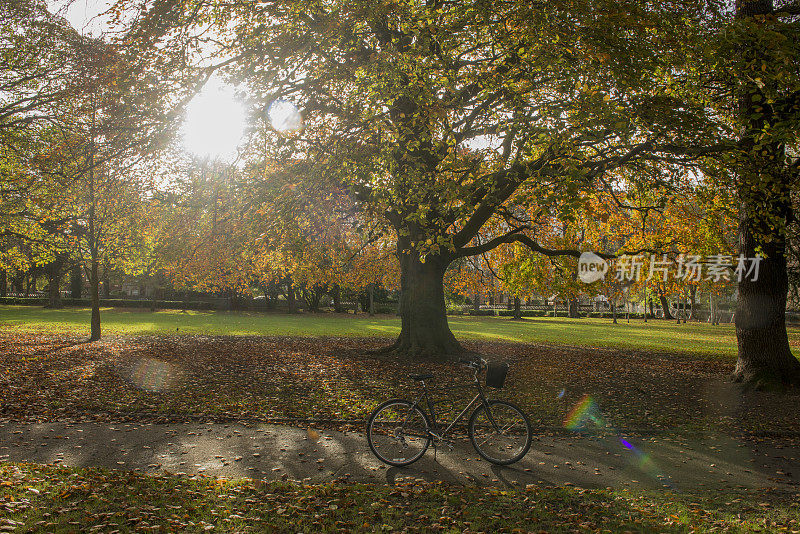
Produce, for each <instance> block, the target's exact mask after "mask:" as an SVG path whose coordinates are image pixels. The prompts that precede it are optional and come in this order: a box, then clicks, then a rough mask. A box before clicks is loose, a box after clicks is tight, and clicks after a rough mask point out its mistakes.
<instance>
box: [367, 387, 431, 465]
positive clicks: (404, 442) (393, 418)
mask: <svg viewBox="0 0 800 534" xmlns="http://www.w3.org/2000/svg"><path fill="white" fill-rule="evenodd" d="M367 430H368V439H369V444H370V448H371V449H372V452H373V453H375V455H376V456H377V457H378V458H379V459H381V460H382V461H384V462H386V463H389V464H391V465H408V464H409V463H411V462H414V461H416V460H417V459H419V458H420V457H421V456H422V455H423V454H424V453H425V450H426V449H427V448H428V445H429V444H430V434H429V433H428V425H427V420H426V419H425V416H424V415H423V414H422V412H421V411H420V410H419V409H418V408H417V407H415V406H414V405H413V404H411V403H410V402H408V401H400V400H398V401H393V402H389V403H387V404H385V405H383V406H381V407H380V408H379V409H378V410H377V411H376V412H375V413H373V415H372V416H371V417H370V421H369V424H368V429H367Z"/></svg>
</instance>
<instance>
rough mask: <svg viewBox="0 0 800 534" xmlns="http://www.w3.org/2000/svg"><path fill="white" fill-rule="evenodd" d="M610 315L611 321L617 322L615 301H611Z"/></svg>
mask: <svg viewBox="0 0 800 534" xmlns="http://www.w3.org/2000/svg"><path fill="white" fill-rule="evenodd" d="M611 317H612V319H613V323H614V324H617V303H616V302H612V303H611Z"/></svg>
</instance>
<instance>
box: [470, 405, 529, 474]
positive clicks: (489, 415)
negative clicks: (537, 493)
mask: <svg viewBox="0 0 800 534" xmlns="http://www.w3.org/2000/svg"><path fill="white" fill-rule="evenodd" d="M467 431H468V433H469V439H470V441H471V442H472V446H473V447H475V450H476V451H478V454H480V455H481V456H482V457H483V458H484V459H485V460H488V461H490V462H492V463H493V464H497V465H508V464H513V463H514V462H516V461H519V460H521V459H522V457H523V456H525V455H526V454H527V453H528V450H529V449H530V448H531V439H532V438H533V435H532V431H531V423H530V421H528V416H527V415H525V412H523V411H522V409H521V408H519V407H518V406H517V405H516V404H512V403H510V402H506V401H500V400H490V401H488V409H487V404H481V405H480V406H478V407H477V408H475V411H474V412H472V415H471V416H470V418H469V427H468V428H467Z"/></svg>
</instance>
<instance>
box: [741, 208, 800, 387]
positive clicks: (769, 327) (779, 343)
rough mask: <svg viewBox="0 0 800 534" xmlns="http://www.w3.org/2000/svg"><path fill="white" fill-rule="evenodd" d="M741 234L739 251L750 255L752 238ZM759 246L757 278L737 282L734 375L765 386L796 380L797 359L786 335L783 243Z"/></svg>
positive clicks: (799, 368) (799, 365)
mask: <svg viewBox="0 0 800 534" xmlns="http://www.w3.org/2000/svg"><path fill="white" fill-rule="evenodd" d="M746 224H747V219H746V218H745V220H744V221H743V225H746ZM742 234H743V235H742V236H741V241H740V247H741V251H742V254H745V256H747V257H753V256H754V255H755V250H754V249H755V246H756V243H755V240H754V239H753V237H752V235H751V233H750V232H748V231H747V230H746V229H744V230H743V232H742ZM761 246H762V250H763V251H764V252H765V253H766V254H767V257H765V258H764V259H763V260H762V261H761V265H760V266H759V275H758V279H757V280H752V279H750V278H751V277H744V278H743V279H742V280H741V281H740V282H739V298H738V300H737V302H736V320H735V323H736V338H737V341H738V348H739V354H738V359H737V361H736V368H735V370H734V372H733V378H734V380H736V381H744V382H751V383H753V384H755V385H765V386H766V385H768V383H771V382H778V383H784V384H785V383H792V382H794V383H797V382H798V381H800V362H798V361H797V358H795V357H794V356H793V355H792V352H791V350H790V348H789V338H788V336H787V334H786V293H787V291H788V288H789V281H788V276H787V273H786V257H785V255H784V250H785V245H784V243H782V242H780V243H778V242H775V241H773V242H771V243H766V244H762V245H761Z"/></svg>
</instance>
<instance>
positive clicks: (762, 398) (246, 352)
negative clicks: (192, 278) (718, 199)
mask: <svg viewBox="0 0 800 534" xmlns="http://www.w3.org/2000/svg"><path fill="white" fill-rule="evenodd" d="M387 342H388V340H381V339H375V338H352V337H346V338H335V337H326V338H309V337H279V336H272V337H266V336H265V337H244V336H237V337H233V336H213V337H210V336H184V335H180V336H178V335H176V336H141V337H133V336H109V337H107V338H104V339H103V340H101V341H99V342H94V343H85V342H83V339H82V338H79V337H75V336H65V335H43V334H19V333H5V332H4V333H0V388H2V391H3V395H2V397H0V421H2V420H6V421H11V420H13V421H55V420H64V419H75V420H96V419H98V418H99V419H107V420H138V421H163V422H167V421H186V420H201V421H225V420H258V421H269V420H273V421H280V420H285V419H293V418H294V419H311V420H315V421H323V420H337V421H341V420H363V419H365V418H366V416H367V415H368V414H369V413H370V411H371V410H372V409H373V408H374V407H375V406H376V405H377V404H379V403H380V402H382V401H383V400H385V399H387V398H391V397H396V396H400V397H408V396H410V395H412V393H413V392H414V391H415V390H416V388H417V385H416V384H415V383H414V382H413V381H411V380H409V379H408V378H407V375H408V374H410V373H412V372H415V371H419V370H423V369H424V370H428V371H431V372H433V373H434V374H435V375H436V380H434V381H433V384H434V385H437V384H441V385H451V384H453V383H457V382H459V383H466V382H467V381H468V379H469V377H470V373H469V371H468V370H466V369H464V368H463V367H460V366H457V365H456V364H452V363H440V362H412V361H410V360H407V359H406V360H404V359H397V358H392V357H388V356H375V355H372V354H370V353H368V351H370V350H373V349H376V348H379V347H381V346H382V345H383V344H385V343H387ZM467 346H468V348H469V349H471V350H474V351H476V352H479V353H481V354H484V355H485V357H486V358H488V359H498V360H503V361H507V362H509V363H510V364H511V370H510V372H509V377H508V380H507V384H506V388H504V389H503V390H502V391H493V392H492V394H493V395H495V396H499V397H507V398H510V399H512V400H515V401H516V402H518V403H520V404H522V405H523V407H525V409H526V410H527V411H528V412H529V413H530V415H531V418H532V420H533V421H534V424H535V425H537V426H549V427H560V426H561V425H562V424H563V420H564V417H565V416H566V414H567V413H568V412H569V411H570V409H571V408H572V407H573V406H574V405H575V404H576V403H577V402H578V401H579V400H580V399H581V398H582V397H583V396H584V395H587V394H588V395H591V396H592V397H593V398H594V399H595V400H596V402H597V403H598V405H599V406H600V408H601V409H602V410H603V413H604V416H605V417H606V418H607V419H608V420H609V421H613V424H614V426H615V427H616V428H620V429H646V430H704V429H709V428H719V429H724V430H730V431H753V432H767V433H770V432H772V433H784V434H786V433H789V434H791V433H798V432H800V403H798V402H797V400H800V397H798V395H797V392H794V393H789V394H788V395H789V397H788V398H787V397H786V396H782V395H780V394H775V393H762V392H743V391H742V390H741V389H740V388H739V387H738V386H736V385H735V384H732V383H730V382H728V380H727V375H728V372H729V371H730V365H731V364H730V363H728V362H725V361H721V360H718V359H704V358H701V357H693V356H686V355H670V354H658V353H648V352H642V351H624V350H617V349H588V348H565V347H553V346H546V347H545V346H539V345H530V344H517V343H496V342H472V343H468V344H467ZM468 395H469V391H464V392H463V396H461V397H458V398H455V399H450V400H451V402H450V404H451V405H452V407H453V408H455V407H456V406H459V404H463V402H465V400H467V399H468ZM443 415H447V414H443Z"/></svg>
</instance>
